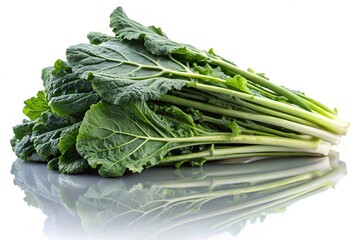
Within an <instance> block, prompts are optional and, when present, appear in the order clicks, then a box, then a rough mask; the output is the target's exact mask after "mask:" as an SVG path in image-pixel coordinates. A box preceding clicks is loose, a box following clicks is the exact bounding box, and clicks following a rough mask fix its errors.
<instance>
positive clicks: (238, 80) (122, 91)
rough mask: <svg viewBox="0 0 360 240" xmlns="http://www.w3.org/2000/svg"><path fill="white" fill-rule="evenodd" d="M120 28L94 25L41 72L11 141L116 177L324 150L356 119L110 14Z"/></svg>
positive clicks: (118, 12) (64, 166)
mask: <svg viewBox="0 0 360 240" xmlns="http://www.w3.org/2000/svg"><path fill="white" fill-rule="evenodd" d="M110 27H111V28H112V29H113V32H114V33H115V36H108V35H106V34H102V33H97V32H91V33H89V34H88V39H89V41H90V43H89V44H78V45H74V46H70V47H69V48H68V49H67V51H66V55H67V61H62V60H57V61H56V62H55V64H54V66H52V67H48V68H45V69H44V70H43V72H42V80H43V85H44V90H43V91H39V93H38V94H37V96H36V97H33V98H31V99H29V100H26V101H25V107H24V111H23V112H24V114H25V115H26V116H27V117H28V118H29V120H24V121H23V123H22V124H20V125H17V126H15V127H14V133H15V137H14V138H13V139H12V140H11V144H12V147H13V150H14V152H15V153H16V155H17V156H18V157H19V158H21V159H23V160H25V161H38V162H46V163H47V164H48V167H49V169H52V170H59V171H60V172H62V173H67V174H77V173H82V172H85V171H88V170H92V169H95V170H97V171H98V172H99V174H100V175H101V176H104V177H116V176H121V175H123V174H124V173H125V172H126V171H131V172H141V171H142V170H143V169H144V168H149V167H152V166H155V165H170V164H175V165H176V166H177V167H179V166H180V165H182V164H183V163H187V164H190V165H202V164H203V163H204V162H205V161H211V160H219V159H228V158H247V157H273V156H299V155H301V156H307V155H311V156H314V155H315V156H318V155H327V154H328V152H329V148H330V146H331V144H337V143H338V142H339V139H340V136H341V135H345V134H346V132H347V129H348V126H349V123H348V122H346V121H344V120H342V119H340V118H339V117H338V116H337V114H336V112H335V111H333V110H331V109H329V108H327V107H326V106H324V105H323V104H321V103H319V102H318V101H316V100H314V99H312V98H309V97H308V96H305V95H304V94H303V93H301V92H298V91H293V90H289V89H287V88H285V87H282V86H278V85H276V84H274V83H272V82H270V81H269V79H267V78H266V77H265V76H264V74H261V73H256V72H254V71H253V70H252V69H248V70H246V71H245V70H242V69H240V68H239V67H237V66H236V65H235V64H233V63H232V62H230V61H228V60H226V59H224V58H222V57H220V56H219V55H217V54H215V52H214V51H213V49H210V50H209V51H202V50H199V49H197V48H195V47H193V46H191V45H187V44H179V43H177V42H174V41H172V40H170V39H169V38H168V37H167V36H166V35H165V34H164V33H163V32H162V30H161V29H160V28H156V27H153V26H150V27H144V26H143V25H141V24H139V23H137V22H135V21H133V20H131V19H129V18H128V17H127V16H126V14H125V13H124V12H123V10H122V8H121V7H118V8H117V9H115V10H114V12H113V13H112V14H111V22H110Z"/></svg>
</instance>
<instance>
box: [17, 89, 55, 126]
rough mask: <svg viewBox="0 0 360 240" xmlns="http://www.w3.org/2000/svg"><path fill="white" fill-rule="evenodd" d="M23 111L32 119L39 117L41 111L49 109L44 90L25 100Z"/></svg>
mask: <svg viewBox="0 0 360 240" xmlns="http://www.w3.org/2000/svg"><path fill="white" fill-rule="evenodd" d="M24 103H25V107H24V109H23V113H24V114H25V115H26V116H27V117H28V118H29V119H30V120H34V119H37V118H38V117H40V115H41V113H43V112H46V111H50V110H51V109H50V107H49V105H48V102H47V100H46V98H45V95H44V92H43V91H39V92H38V93H37V95H36V97H32V98H30V99H28V100H26V101H25V102H24Z"/></svg>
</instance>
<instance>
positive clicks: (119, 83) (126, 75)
mask: <svg viewBox="0 0 360 240" xmlns="http://www.w3.org/2000/svg"><path fill="white" fill-rule="evenodd" d="M67 57H68V61H69V62H70V64H71V65H72V66H73V68H74V69H75V70H76V72H82V73H83V75H82V76H83V77H84V78H87V79H88V80H89V83H90V81H91V83H92V86H93V89H94V90H95V91H96V92H97V93H98V94H99V95H100V97H101V98H102V99H104V100H105V101H107V102H110V103H113V104H116V105H120V104H122V103H126V102H128V101H130V100H136V101H147V100H150V99H151V100H154V99H159V98H160V97H161V96H162V95H163V94H165V93H167V92H168V91H169V90H170V89H178V90H179V89H181V88H182V87H183V86H184V85H185V81H183V80H181V79H179V78H178V79H174V78H169V77H165V76H163V73H164V70H169V71H184V69H183V68H182V67H181V66H179V65H178V64H176V63H175V62H173V61H171V60H169V59H168V58H165V57H161V56H154V55H152V54H150V53H149V52H147V51H146V49H145V48H144V47H143V46H142V45H141V44H139V43H132V42H131V43H129V42H126V43H125V42H120V41H115V40H114V41H108V42H104V43H101V44H99V45H91V44H79V45H76V46H72V47H70V48H68V50H67Z"/></svg>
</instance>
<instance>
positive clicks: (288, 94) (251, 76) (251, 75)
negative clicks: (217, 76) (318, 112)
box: [211, 58, 311, 111]
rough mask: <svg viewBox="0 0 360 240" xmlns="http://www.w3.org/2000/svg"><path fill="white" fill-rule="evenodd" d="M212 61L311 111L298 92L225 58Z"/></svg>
mask: <svg viewBox="0 0 360 240" xmlns="http://www.w3.org/2000/svg"><path fill="white" fill-rule="evenodd" d="M211 63H213V64H215V65H218V66H220V67H221V68H222V69H225V70H228V71H230V72H233V73H235V74H239V75H241V76H243V77H245V78H246V79H248V80H250V81H252V82H254V83H256V84H259V85H261V86H263V87H266V88H268V89H270V90H272V91H274V92H275V93H277V94H279V95H283V96H285V97H287V98H288V99H289V100H291V101H292V102H293V103H295V104H297V105H299V106H300V107H302V108H303V109H305V110H307V111H311V109H310V108H309V106H308V105H307V104H306V103H305V102H304V101H303V100H302V99H301V98H300V97H299V96H297V95H296V94H294V93H293V92H291V91H289V90H287V89H286V88H283V87H281V86H278V85H276V84H273V83H272V82H270V81H269V80H267V79H265V78H263V77H260V76H259V75H256V74H254V73H251V72H248V71H245V70H242V69H240V68H238V67H237V66H235V65H233V64H231V63H228V62H225V61H223V60H220V59H216V58H212V59H211Z"/></svg>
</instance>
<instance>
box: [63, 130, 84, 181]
mask: <svg viewBox="0 0 360 240" xmlns="http://www.w3.org/2000/svg"><path fill="white" fill-rule="evenodd" d="M79 127H80V123H76V124H73V125H72V126H70V127H69V129H68V130H67V131H66V132H65V133H63V134H62V136H61V138H60V141H59V145H58V147H59V150H60V152H61V156H60V157H59V160H58V163H57V167H58V170H59V171H60V172H61V173H66V174H78V173H83V172H85V171H86V170H87V169H88V168H89V164H88V163H87V162H86V160H85V159H84V158H82V157H81V156H80V155H79V154H78V152H77V150H76V138H77V136H78V134H79Z"/></svg>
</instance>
